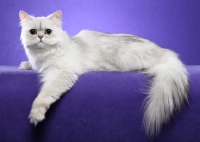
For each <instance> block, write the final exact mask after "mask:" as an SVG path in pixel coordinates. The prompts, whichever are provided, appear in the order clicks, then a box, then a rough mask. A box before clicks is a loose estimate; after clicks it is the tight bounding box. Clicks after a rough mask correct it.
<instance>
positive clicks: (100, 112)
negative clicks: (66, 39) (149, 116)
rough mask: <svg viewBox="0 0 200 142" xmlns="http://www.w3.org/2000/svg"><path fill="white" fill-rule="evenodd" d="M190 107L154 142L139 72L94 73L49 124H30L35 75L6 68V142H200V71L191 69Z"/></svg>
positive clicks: (56, 108)
mask: <svg viewBox="0 0 200 142" xmlns="http://www.w3.org/2000/svg"><path fill="white" fill-rule="evenodd" d="M187 68H188V72H189V74H190V97H189V105H188V104H186V105H185V107H184V108H183V109H182V111H180V113H176V114H175V115H174V118H172V119H171V122H170V123H168V124H167V125H164V127H163V130H162V132H161V134H160V135H159V136H158V137H157V138H156V139H153V140H149V139H148V138H146V137H145V133H144V128H143V127H142V119H143V109H142V105H143V101H144V98H145V96H146V95H145V94H143V93H142V92H145V91H146V90H147V88H148V84H147V79H146V77H145V76H144V75H143V74H141V73H137V72H125V73H119V72H89V73H86V74H84V75H82V76H81V77H80V78H79V80H78V82H77V83H76V84H75V86H74V87H73V88H72V89H71V90H70V91H69V92H68V93H66V94H65V95H63V97H62V99H60V100H59V101H58V102H56V103H55V104H53V105H52V106H51V107H50V109H49V111H48V113H47V115H46V116H47V118H46V119H45V121H43V122H41V123H40V124H39V125H38V126H37V127H36V128H35V127H34V126H33V125H31V124H30V123H29V119H28V115H29V111H30V109H31V103H32V102H33V100H34V98H35V97H36V95H37V93H38V92H39V87H40V84H39V83H38V74H37V73H36V72H35V71H32V70H25V71H23V70H18V69H17V67H8V66H0V141H1V142H15V141H16V142H44V141H45V142H62V141H67V142H147V141H153V142H177V141H180V142H199V141H200V135H199V132H200V127H199V126H200V119H199V118H200V113H199V111H200V103H199V100H200V88H199V86H200V66H188V67H187Z"/></svg>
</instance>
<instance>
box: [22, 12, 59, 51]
mask: <svg viewBox="0 0 200 142" xmlns="http://www.w3.org/2000/svg"><path fill="white" fill-rule="evenodd" d="M19 17H20V20H21V22H20V24H21V26H22V31H21V40H22V44H23V45H24V46H25V47H26V48H30V49H31V48H38V49H41V48H43V49H45V48H47V47H48V48H49V47H54V46H56V45H57V44H59V43H60V42H61V41H62V36H61V35H62V32H63V31H62V28H61V18H62V13H61V11H56V12H55V13H53V14H51V15H49V16H47V17H33V16H30V15H28V14H27V13H26V12H24V11H20V12H19Z"/></svg>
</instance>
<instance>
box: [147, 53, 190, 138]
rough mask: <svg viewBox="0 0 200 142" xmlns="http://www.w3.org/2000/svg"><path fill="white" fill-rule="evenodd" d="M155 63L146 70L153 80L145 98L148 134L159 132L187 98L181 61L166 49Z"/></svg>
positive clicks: (186, 81) (186, 83) (184, 69)
mask: <svg viewBox="0 0 200 142" xmlns="http://www.w3.org/2000/svg"><path fill="white" fill-rule="evenodd" d="M161 58H162V59H161V60H160V61H158V62H159V63H157V64H156V65H154V66H152V67H151V68H150V69H148V70H147V72H146V73H147V74H148V75H150V76H153V81H152V84H151V88H150V91H149V96H148V97H147V99H146V104H145V114H144V125H145V128H146V132H147V134H148V135H150V136H155V135H157V134H158V133H159V132H160V129H161V127H162V124H163V123H166V122H167V121H169V119H170V117H171V116H172V115H173V112H174V110H176V109H180V108H181V106H182V105H183V103H184V102H185V101H187V100H188V96H187V93H188V75H187V70H186V68H185V66H184V65H183V63H182V62H181V61H180V60H179V59H178V57H177V55H176V54H175V53H174V52H172V51H167V52H166V54H165V55H164V56H162V57H161Z"/></svg>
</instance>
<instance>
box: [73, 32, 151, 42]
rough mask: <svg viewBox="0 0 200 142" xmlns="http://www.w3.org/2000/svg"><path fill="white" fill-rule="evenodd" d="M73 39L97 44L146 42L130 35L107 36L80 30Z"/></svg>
mask: <svg viewBox="0 0 200 142" xmlns="http://www.w3.org/2000/svg"><path fill="white" fill-rule="evenodd" d="M74 38H79V39H82V40H84V41H90V42H91V41H94V42H95V43H97V42H98V41H99V42H109V41H110V42H147V41H148V40H146V39H143V38H140V37H137V36H134V35H131V34H108V33H103V32H97V31H91V30H82V31H80V32H79V33H78V34H77V35H75V36H74Z"/></svg>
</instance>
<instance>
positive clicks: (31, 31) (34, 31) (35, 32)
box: [29, 29, 37, 35]
mask: <svg viewBox="0 0 200 142" xmlns="http://www.w3.org/2000/svg"><path fill="white" fill-rule="evenodd" d="M29 32H30V34H31V35H35V34H37V31H36V30H35V29H31V30H30V31H29Z"/></svg>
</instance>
